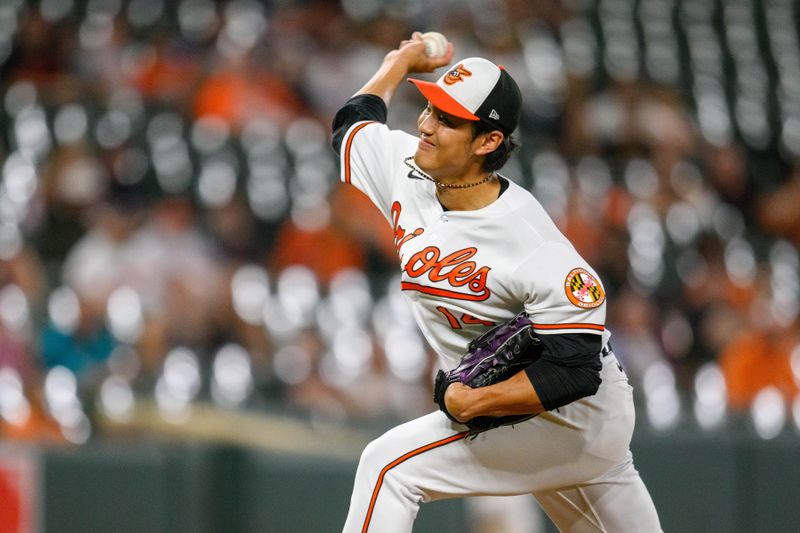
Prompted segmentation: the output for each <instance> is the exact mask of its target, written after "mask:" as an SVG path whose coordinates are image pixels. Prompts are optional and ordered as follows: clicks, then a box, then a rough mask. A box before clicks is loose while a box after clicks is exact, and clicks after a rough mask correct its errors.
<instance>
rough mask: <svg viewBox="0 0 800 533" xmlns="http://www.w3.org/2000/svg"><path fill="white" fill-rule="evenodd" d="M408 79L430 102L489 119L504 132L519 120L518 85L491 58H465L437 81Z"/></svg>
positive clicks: (459, 113)
mask: <svg viewBox="0 0 800 533" xmlns="http://www.w3.org/2000/svg"><path fill="white" fill-rule="evenodd" d="M408 81H410V82H411V83H413V84H414V85H415V86H416V87H417V89H419V92H421V93H422V95H423V96H424V97H425V98H427V99H428V101H429V102H430V103H431V104H433V105H434V106H435V107H438V108H439V109H441V110H442V111H444V112H445V113H448V114H450V115H454V116H456V117H459V118H463V119H466V120H475V121H477V120H480V121H482V122H486V123H488V124H489V125H491V126H493V127H496V128H497V129H499V130H500V131H502V132H503V133H505V134H510V133H511V132H513V131H514V130H515V129H516V127H517V124H518V123H519V115H520V110H521V108H522V94H521V93H520V90H519V86H517V83H516V82H515V81H514V79H513V78H512V77H511V75H510V74H508V72H506V70H505V69H504V68H503V67H501V66H498V65H495V64H494V63H492V62H491V61H489V60H488V59H483V58H481V57H469V58H467V59H462V60H461V61H458V62H456V63H455V64H453V65H452V66H450V67H449V68H448V69H447V71H446V72H445V73H444V74H443V75H442V76H441V77H440V78H439V79H438V80H436V82H435V83H434V82H430V81H423V80H417V79H412V78H409V80H408Z"/></svg>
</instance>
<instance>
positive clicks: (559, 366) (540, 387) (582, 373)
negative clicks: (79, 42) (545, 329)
mask: <svg viewBox="0 0 800 533" xmlns="http://www.w3.org/2000/svg"><path fill="white" fill-rule="evenodd" d="M539 338H540V339H541V340H542V345H543V346H544V350H543V352H542V356H541V357H540V358H539V359H538V360H537V361H536V362H535V363H533V364H532V365H530V366H529V367H528V368H526V369H525V373H526V374H527V375H528V379H530V380H531V384H532V385H533V388H534V389H536V393H537V394H538V395H539V399H540V400H541V401H542V405H543V406H544V408H545V409H547V410H548V411H550V410H553V409H556V408H558V407H561V406H564V405H567V404H568V403H571V402H574V401H575V400H579V399H581V398H583V397H585V396H591V395H593V394H595V393H596V392H597V389H598V388H599V387H600V381H601V379H600V370H601V369H602V367H603V364H602V363H601V362H600V349H601V348H602V342H603V338H602V337H601V336H600V335H594V334H590V333H567V334H562V335H540V336H539Z"/></svg>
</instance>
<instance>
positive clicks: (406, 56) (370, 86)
mask: <svg viewBox="0 0 800 533" xmlns="http://www.w3.org/2000/svg"><path fill="white" fill-rule="evenodd" d="M452 59H453V45H452V44H450V43H448V45H447V53H446V54H445V55H443V56H441V57H428V56H427V55H426V54H425V43H423V41H422V34H420V33H419V32H414V34H413V35H412V36H411V39H408V40H406V41H403V42H402V43H400V46H399V47H398V48H397V49H395V50H392V51H391V52H389V53H388V54H386V57H384V59H383V63H382V64H381V66H380V68H378V70H377V71H376V72H375V74H373V75H372V78H370V80H369V81H368V82H367V83H366V84H364V86H363V87H361V89H359V90H358V91H357V92H356V94H355V95H354V96H357V95H359V94H374V95H375V96H378V97H380V98H381V99H382V100H383V101H384V102H386V105H389V102H390V101H391V100H392V96H394V93H395V91H396V90H397V87H399V86H400V83H401V82H403V81H404V80H405V79H406V77H407V76H408V75H409V74H411V73H414V72H433V71H434V70H436V69H437V68H439V67H444V66H446V65H447V64H449V63H450V60H452Z"/></svg>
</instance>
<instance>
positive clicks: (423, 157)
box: [414, 149, 436, 173]
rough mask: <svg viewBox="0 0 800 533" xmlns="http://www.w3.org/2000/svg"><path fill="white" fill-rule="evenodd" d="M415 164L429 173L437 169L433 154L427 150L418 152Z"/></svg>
mask: <svg viewBox="0 0 800 533" xmlns="http://www.w3.org/2000/svg"><path fill="white" fill-rule="evenodd" d="M414 163H415V164H416V165H417V166H418V167H419V168H420V170H423V171H425V172H428V173H430V172H429V171H430V170H432V169H433V168H435V166H436V165H435V164H434V163H435V161H434V157H433V154H431V153H430V152H429V151H427V150H419V149H418V150H417V152H416V153H415V154H414Z"/></svg>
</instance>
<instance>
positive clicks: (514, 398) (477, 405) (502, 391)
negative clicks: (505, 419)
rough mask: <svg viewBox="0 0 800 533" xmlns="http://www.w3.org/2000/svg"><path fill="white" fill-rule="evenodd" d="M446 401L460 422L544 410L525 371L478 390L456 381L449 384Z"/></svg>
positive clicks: (454, 416)
mask: <svg viewBox="0 0 800 533" xmlns="http://www.w3.org/2000/svg"><path fill="white" fill-rule="evenodd" d="M444 400H445V403H446V404H447V410H448V411H449V412H450V414H451V415H452V416H453V418H455V419H457V420H459V421H460V422H466V421H467V420H470V419H472V418H475V417H478V416H507V415H532V414H539V413H541V412H543V411H545V408H544V406H543V405H542V401H541V400H540V399H539V395H538V394H537V393H536V389H534V388H533V386H532V385H531V381H530V379H528V375H527V374H526V373H525V371H520V372H518V373H517V374H515V375H513V376H511V377H510V378H509V379H507V380H505V381H501V382H499V383H495V384H494V385H489V386H488V387H480V388H477V389H473V388H470V387H468V386H467V385H464V384H463V383H453V384H452V385H450V386H449V387H447V392H446V393H445V396H444Z"/></svg>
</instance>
